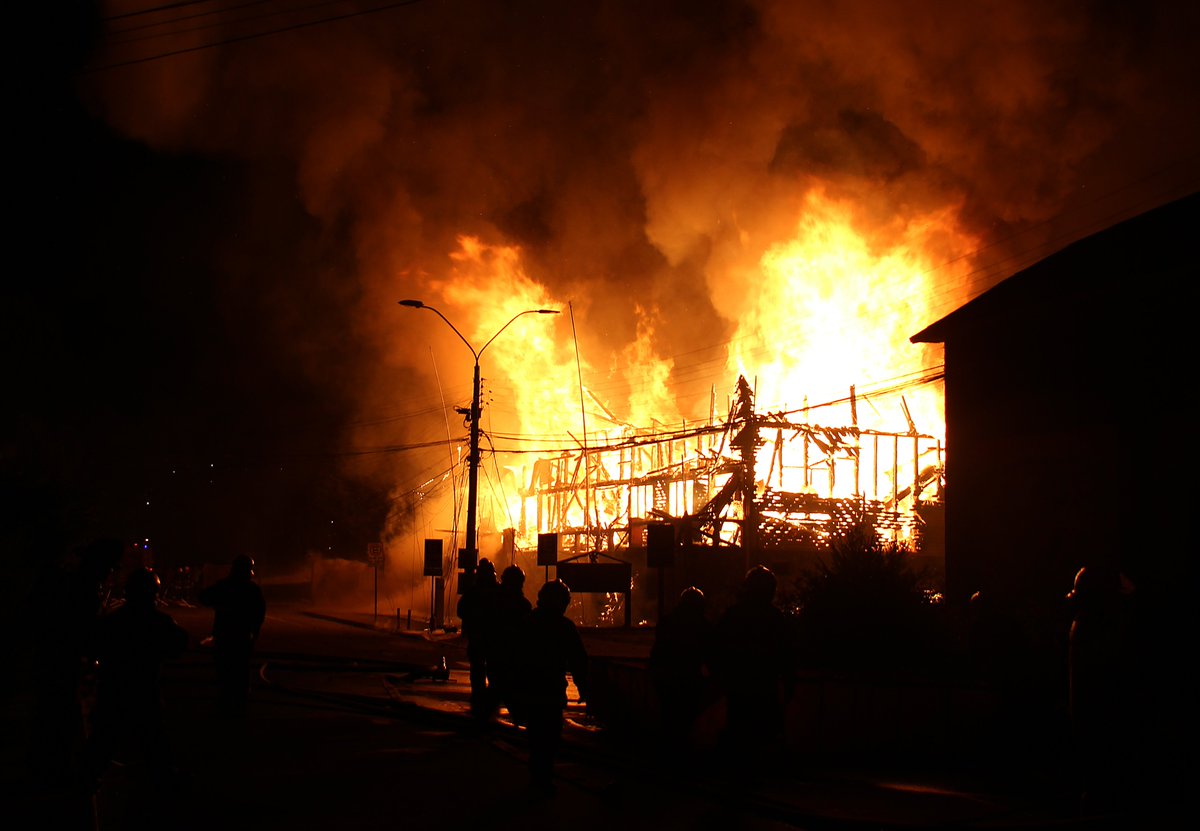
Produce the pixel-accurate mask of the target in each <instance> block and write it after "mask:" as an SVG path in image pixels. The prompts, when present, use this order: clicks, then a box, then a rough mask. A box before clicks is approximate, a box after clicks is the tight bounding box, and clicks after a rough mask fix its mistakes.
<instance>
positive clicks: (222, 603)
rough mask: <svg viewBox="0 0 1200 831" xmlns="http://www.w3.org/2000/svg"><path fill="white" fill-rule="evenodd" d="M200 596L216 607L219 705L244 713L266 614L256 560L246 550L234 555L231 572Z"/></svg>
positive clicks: (204, 602)
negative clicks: (257, 579) (255, 573)
mask: <svg viewBox="0 0 1200 831" xmlns="http://www.w3.org/2000/svg"><path fill="white" fill-rule="evenodd" d="M197 599H198V600H199V601H200V604H201V605H203V606H207V607H209V608H211V609H212V610H213V627H212V644H213V663H214V665H215V667H216V673H217V696H218V698H217V701H218V707H219V709H220V710H221V711H222V712H223V713H224V714H226V715H231V716H240V715H243V714H244V713H245V712H246V699H247V696H248V695H249V693H250V659H251V657H252V656H253V654H254V646H255V644H256V643H257V641H258V636H259V632H260V631H261V630H262V625H263V621H264V620H266V616H267V604H266V600H265V599H264V598H263V593H262V589H261V588H260V587H259V585H258V584H257V583H255V582H254V560H253V559H252V558H251V557H250V556H248V555H246V554H239V555H238V556H237V557H234V559H233V562H232V563H231V564H230V566H229V574H228V575H227V576H226V577H224V578H223V579H221V580H218V581H217V582H216V583H213V584H212V585H211V586H209V587H207V588H205V589H203V590H202V591H201V592H200V594H199V595H198V597H197Z"/></svg>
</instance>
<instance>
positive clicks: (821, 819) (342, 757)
mask: <svg viewBox="0 0 1200 831" xmlns="http://www.w3.org/2000/svg"><path fill="white" fill-rule="evenodd" d="M171 612H172V614H174V615H175V617H176V619H177V620H178V621H179V622H180V623H181V624H183V625H184V626H185V627H186V628H187V629H188V630H189V632H190V633H191V636H192V646H191V649H190V650H189V652H188V653H187V654H186V655H185V656H184V657H183V658H182V659H180V660H178V661H176V662H175V663H174V664H172V665H171V667H170V668H169V670H168V673H167V676H166V678H165V682H164V683H165V697H166V699H167V705H168V714H169V719H170V723H169V728H170V733H171V737H172V740H173V743H174V747H175V750H176V754H177V758H178V762H179V768H180V775H179V776H178V777H177V778H176V779H175V780H174V781H173V783H172V784H171V785H169V786H162V785H157V784H155V783H153V782H152V781H151V779H150V777H149V774H148V772H147V771H146V770H144V769H143V768H142V767H141V766H140V765H139V764H138V760H137V759H135V758H130V759H125V760H123V761H124V762H125V763H124V764H119V765H117V766H114V767H113V769H112V770H111V772H110V775H109V776H108V778H107V779H106V780H105V781H104V783H103V785H102V787H101V789H100V791H99V793H98V794H97V795H96V796H95V798H94V800H88V799H87V798H86V797H81V795H80V794H78V793H73V792H71V791H70V790H69V789H63V788H48V787H46V786H45V785H44V783H40V782H35V781H30V776H29V773H28V766H27V765H25V764H24V756H23V751H24V749H25V748H27V746H28V743H29V741H30V740H31V737H30V736H29V735H28V731H27V730H26V729H25V728H26V726H27V724H28V719H27V718H25V714H26V710H27V707H28V704H29V702H28V701H27V700H25V699H23V698H22V696H21V695H20V694H18V695H16V696H15V697H12V698H11V699H10V700H9V701H8V702H7V703H8V708H7V710H6V713H5V716H6V722H7V724H6V732H7V734H8V735H9V736H12V737H15V738H16V739H17V740H16V741H12V742H10V741H9V740H8V739H6V741H5V746H6V750H5V755H4V760H3V761H4V770H3V775H4V778H5V783H6V789H11V790H12V793H13V795H14V797H15V798H17V800H18V801H16V802H11V801H10V803H9V805H10V809H9V810H10V811H13V812H16V811H20V813H16V814H15V815H16V816H26V817H29V819H27V820H18V824H17V825H8V823H7V822H6V823H5V824H6V825H8V827H29V828H35V827H36V828H49V829H54V828H70V827H80V828H96V829H102V831H108V830H109V829H114V830H115V829H127V828H155V829H218V828H222V829H225V828H254V829H261V831H269V830H270V829H384V828H387V829H395V828H397V827H400V828H435V827H436V828H443V829H445V828H514V829H540V828H555V829H558V828H569V829H575V830H577V831H588V829H604V831H629V829H641V828H646V829H659V831H670V829H706V828H713V829H718V828H719V829H782V828H864V829H865V828H933V827H959V828H964V827H974V828H1083V827H1087V828H1092V827H1095V828H1099V827H1114V828H1115V827H1127V826H1129V825H1131V824H1145V823H1146V822H1149V824H1151V825H1153V824H1154V822H1153V820H1152V819H1151V815H1152V813H1153V812H1150V811H1147V813H1146V814H1145V815H1144V816H1142V817H1139V818H1129V817H1079V816H1078V811H1077V807H1076V804H1075V802H1074V797H1073V795H1072V794H1071V793H1069V792H1067V791H1053V790H1051V791H1049V792H1047V791H1046V790H1045V789H1044V788H1038V789H1036V790H1029V789H1021V788H1020V787H1014V786H1013V784H1012V782H1013V780H1012V779H1010V780H1008V781H1006V782H1005V783H1004V784H1000V783H997V782H989V781H985V780H980V779H979V778H978V777H974V778H972V777H968V776H954V775H953V772H952V771H950V772H947V771H940V772H938V773H937V774H933V773H931V772H929V771H920V770H915V769H909V770H905V769H904V767H903V766H896V765H892V766H891V769H890V770H887V771H880V770H873V771H866V770H860V769H852V768H847V767H845V766H841V767H838V768H836V769H834V768H830V767H827V766H819V765H813V764H812V763H808V764H805V763H804V762H803V761H802V760H790V761H789V762H788V763H787V764H776V765H772V766H769V767H766V768H764V769H761V770H758V769H756V767H755V764H754V762H755V760H749V759H713V758H690V759H689V758H678V757H671V756H667V755H665V754H664V753H662V752H660V751H659V750H658V749H656V748H655V746H654V745H653V743H652V742H651V741H639V740H637V739H636V738H631V737H630V736H628V735H615V734H613V733H612V732H611V731H609V730H608V729H606V728H605V727H604V726H603V725H600V724H597V723H596V722H595V721H594V720H593V719H591V718H590V717H589V716H588V715H587V714H586V712H584V710H583V709H582V708H580V707H577V706H574V705H573V706H572V709H571V711H570V722H569V725H568V730H567V736H568V746H567V747H566V748H565V749H564V752H563V755H562V758H561V759H560V761H559V766H558V781H557V784H558V789H557V793H556V794H555V795H554V796H551V797H545V796H539V795H536V794H534V793H533V792H531V791H530V790H529V789H528V787H527V773H526V768H525V763H526V756H525V750H526V748H525V742H524V740H523V733H522V731H521V730H519V729H517V728H515V727H512V726H511V725H508V724H505V723H500V724H497V725H496V726H495V727H494V728H492V729H489V730H486V731H482V732H481V731H479V730H476V729H472V728H471V726H470V722H469V720H468V718H467V682H466V673H465V669H466V664H465V656H464V653H463V649H462V646H461V644H460V642H459V641H457V640H456V639H453V638H450V639H445V638H443V639H436V638H434V639H431V638H429V637H426V636H422V635H420V634H416V633H401V634H397V633H394V632H389V631H380V630H379V629H376V628H375V627H373V626H372V625H371V624H372V623H373V621H372V620H371V618H370V616H368V615H361V614H358V615H355V614H345V613H339V612H319V611H317V610H314V609H311V608H309V607H307V606H302V605H296V606H292V607H276V608H272V610H271V611H270V613H269V617H268V621H267V625H266V626H265V627H264V630H263V635H262V640H261V642H260V654H259V658H260V660H261V662H262V669H261V673H260V675H259V676H258V678H257V679H256V684H255V687H254V690H253V694H252V697H251V701H250V704H249V710H248V712H247V714H246V715H245V716H244V717H242V718H230V717H227V716H222V715H219V714H218V711H217V708H216V706H215V693H216V690H215V686H214V682H213V674H212V667H211V663H210V655H209V654H208V653H207V651H206V647H205V646H204V645H203V643H202V641H203V638H204V637H205V636H206V634H207V630H208V626H209V625H210V624H211V613H210V612H207V611H206V610H202V609H193V608H187V607H175V608H172V609H171ZM381 628H383V629H385V630H386V628H387V627H386V626H384V627H381ZM647 637H648V635H646V636H644V637H641V638H640V639H639V636H638V635H637V634H636V633H628V634H626V635H617V636H615V637H614V636H613V635H611V634H606V633H603V632H595V633H589V634H588V638H589V649H590V650H591V651H593V652H594V653H597V654H604V653H606V652H607V653H609V654H612V653H620V652H622V651H626V652H628V653H630V654H631V655H632V656H634V657H637V656H638V655H641V654H644V651H645V649H646V648H647V647H648V644H647V643H646V642H645V641H646V639H647ZM443 656H444V657H445V658H446V659H447V664H448V666H449V668H450V670H451V677H450V679H449V680H447V681H436V680H433V679H431V678H430V677H428V676H427V675H426V674H425V670H427V669H428V668H430V667H432V666H433V665H435V664H436V663H437V662H438V661H439V660H440V658H442V657H443ZM1016 779H1017V781H1019V777H1017V778H1016ZM10 816H12V814H10Z"/></svg>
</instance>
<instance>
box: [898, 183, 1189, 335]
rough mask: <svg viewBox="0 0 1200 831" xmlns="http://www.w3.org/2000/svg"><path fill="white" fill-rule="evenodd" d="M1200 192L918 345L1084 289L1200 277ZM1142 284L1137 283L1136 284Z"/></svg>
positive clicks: (983, 301) (1031, 277)
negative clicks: (1185, 274)
mask: <svg viewBox="0 0 1200 831" xmlns="http://www.w3.org/2000/svg"><path fill="white" fill-rule="evenodd" d="M1198 241H1200V191H1198V192H1196V193H1193V194H1191V195H1190V196H1185V197H1183V198H1182V199H1178V200H1176V201H1174V202H1170V203H1168V204H1166V205H1163V206H1161V207H1158V208H1155V209H1153V210H1150V211H1147V212H1146V213H1143V214H1139V215H1138V216H1135V217H1133V218H1132V219H1128V220H1126V221H1124V222H1121V223H1118V224H1117V225H1114V226H1112V227H1110V228H1108V229H1106V230H1104V231H1100V232H1098V233H1096V234H1093V235H1092V236H1089V237H1085V238H1084V239H1082V240H1079V241H1077V242H1074V243H1072V244H1071V245H1068V246H1067V247H1066V248H1063V249H1062V250H1061V251H1058V252H1056V253H1054V254H1051V255H1050V256H1049V257H1046V258H1045V259H1043V260H1039V261H1038V262H1036V263H1034V264H1033V265H1031V266H1030V267H1029V268H1026V269H1024V270H1022V271H1018V272H1017V273H1016V274H1014V275H1012V276H1011V277H1009V278H1008V279H1006V280H1004V281H1003V282H1001V283H998V284H997V285H995V286H993V287H992V288H991V289H989V290H987V291H985V292H984V293H983V294H981V295H979V296H978V297H976V298H975V299H973V300H971V301H970V302H968V303H966V304H964V305H962V306H960V307H959V308H957V309H955V310H954V311H953V312H951V313H950V314H948V315H946V316H945V317H943V318H942V319H941V320H938V321H937V322H935V323H932V324H930V325H929V326H927V327H925V328H924V329H922V330H921V331H920V332H917V333H916V334H915V335H913V336H912V337H910V338H909V340H910V341H911V342H913V343H944V342H945V341H946V340H947V338H949V337H952V336H953V335H954V333H955V332H956V331H961V330H962V327H965V326H973V325H975V324H976V323H977V322H979V321H980V320H982V319H986V318H991V317H994V316H1000V315H1006V314H1008V313H1010V312H1012V311H1013V310H1019V309H1021V308H1023V307H1026V306H1028V305H1029V304H1030V303H1039V304H1041V303H1054V302H1055V301H1056V300H1061V299H1062V298H1064V297H1069V296H1071V295H1073V294H1077V293H1079V292H1080V291H1084V292H1096V291H1104V290H1109V289H1112V288H1114V287H1119V286H1125V287H1130V286H1136V287H1137V289H1138V293H1139V294H1144V293H1145V292H1146V290H1147V288H1148V287H1147V285H1146V284H1145V282H1144V281H1145V280H1147V279H1149V278H1152V277H1153V276H1155V275H1163V274H1175V273H1178V272H1180V271H1181V270H1182V269H1183V268H1184V267H1185V265H1188V264H1190V267H1191V268H1192V269H1193V271H1194V273H1195V275H1196V276H1197V277H1200V257H1198V256H1197V250H1196V249H1197V242H1198ZM1135 280H1136V281H1137V282H1136V283H1135V282H1133V281H1135Z"/></svg>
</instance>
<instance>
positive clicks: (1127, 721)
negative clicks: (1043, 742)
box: [1066, 566, 1139, 814]
mask: <svg viewBox="0 0 1200 831" xmlns="http://www.w3.org/2000/svg"><path fill="white" fill-rule="evenodd" d="M1133 596H1134V588H1133V585H1132V584H1131V583H1130V582H1129V581H1128V580H1126V579H1125V578H1124V575H1122V574H1120V573H1119V572H1117V571H1116V570H1115V569H1104V568H1101V567H1098V566H1085V567H1083V568H1080V569H1079V571H1078V572H1076V574H1075V579H1074V581H1073V584H1072V588H1071V591H1070V592H1069V593H1068V594H1067V597H1066V600H1067V603H1068V604H1069V607H1070V610H1071V625H1070V629H1069V632H1068V710H1069V713H1070V718H1071V728H1072V733H1073V735H1074V741H1075V749H1076V758H1077V760H1078V766H1079V779H1080V782H1079V784H1080V791H1081V793H1080V811H1081V812H1082V813H1083V814H1096V813H1107V812H1111V811H1115V810H1121V809H1125V808H1128V807H1129V805H1128V791H1129V789H1130V788H1131V786H1132V784H1133V781H1134V779H1135V777H1134V775H1133V774H1134V773H1135V771H1134V770H1133V769H1132V768H1131V767H1130V762H1131V759H1132V758H1133V757H1134V756H1135V755H1136V753H1135V742H1134V741H1133V735H1134V734H1133V724H1132V721H1133V718H1132V717H1133V716H1134V712H1133V711H1134V710H1135V709H1136V707H1135V694H1134V691H1135V689H1136V688H1135V679H1136V676H1137V675H1138V674H1139V673H1138V672H1137V664H1136V657H1135V650H1134V643H1133V637H1132V635H1133V626H1132V604H1133Z"/></svg>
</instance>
